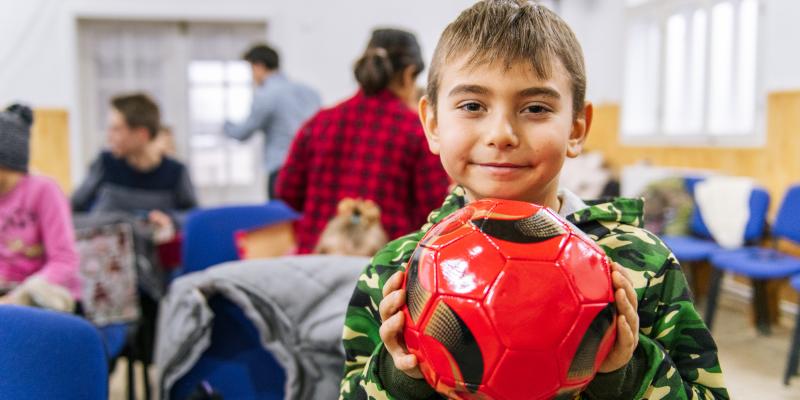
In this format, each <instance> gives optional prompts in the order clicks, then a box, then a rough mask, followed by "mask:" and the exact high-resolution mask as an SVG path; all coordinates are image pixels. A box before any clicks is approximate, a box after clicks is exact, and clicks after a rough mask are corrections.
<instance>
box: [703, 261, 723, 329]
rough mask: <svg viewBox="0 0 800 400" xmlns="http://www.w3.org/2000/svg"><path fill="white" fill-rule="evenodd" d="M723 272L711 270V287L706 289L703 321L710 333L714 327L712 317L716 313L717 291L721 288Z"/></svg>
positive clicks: (715, 269)
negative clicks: (706, 295) (706, 296)
mask: <svg viewBox="0 0 800 400" xmlns="http://www.w3.org/2000/svg"><path fill="white" fill-rule="evenodd" d="M724 275H725V271H723V270H721V269H718V268H711V285H710V287H709V288H708V298H707V300H706V313H705V321H706V326H707V327H708V330H709V331H711V329H712V327H713V325H714V315H715V314H716V312H717V300H718V299H719V291H720V289H721V288H722V278H723V276H724Z"/></svg>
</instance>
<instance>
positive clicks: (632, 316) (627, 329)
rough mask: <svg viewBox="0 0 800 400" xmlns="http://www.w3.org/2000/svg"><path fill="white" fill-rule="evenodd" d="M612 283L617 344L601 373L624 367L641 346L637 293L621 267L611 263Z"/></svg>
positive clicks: (603, 365) (601, 366) (604, 362)
mask: <svg viewBox="0 0 800 400" xmlns="http://www.w3.org/2000/svg"><path fill="white" fill-rule="evenodd" d="M611 270H612V272H611V281H612V282H613V284H614V300H615V303H616V305H617V342H616V343H615V344H614V347H613V348H612V349H611V352H610V353H608V357H606V359H605V361H603V364H601V365H600V369H599V372H603V373H605V372H612V371H616V370H618V369H620V368H622V367H624V366H625V365H626V364H628V362H629V361H630V360H631V357H633V351H634V350H636V346H637V345H638V344H639V314H637V313H636V308H637V306H638V301H637V299H636V292H635V291H634V290H633V285H632V284H631V280H630V278H629V277H628V273H627V272H626V271H625V268H624V267H622V266H621V265H619V264H617V263H615V262H612V263H611Z"/></svg>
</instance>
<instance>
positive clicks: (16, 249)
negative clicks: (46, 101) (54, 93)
mask: <svg viewBox="0 0 800 400" xmlns="http://www.w3.org/2000/svg"><path fill="white" fill-rule="evenodd" d="M32 123H33V112H32V111H31V109H30V108H28V107H25V106H22V105H18V104H15V105H12V106H11V107H9V108H8V109H6V110H5V111H3V112H0V304H4V303H5V304H9V303H10V304H23V305H35V306H40V307H46V308H51V309H56V310H61V311H72V310H73V309H74V307H75V301H76V300H78V299H79V297H80V281H79V278H78V254H77V252H76V250H75V235H74V233H73V227H72V218H71V216H70V208H69V204H68V202H67V199H66V197H65V196H64V194H63V193H62V192H61V190H60V189H59V187H58V186H57V185H56V183H55V182H53V181H52V180H50V179H48V178H45V177H41V176H35V175H29V174H28V158H29V139H30V128H31V124H32Z"/></svg>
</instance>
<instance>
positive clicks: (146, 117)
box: [111, 93, 161, 140]
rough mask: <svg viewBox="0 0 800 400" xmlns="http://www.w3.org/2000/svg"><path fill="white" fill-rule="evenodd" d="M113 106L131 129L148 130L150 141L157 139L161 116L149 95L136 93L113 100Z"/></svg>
mask: <svg viewBox="0 0 800 400" xmlns="http://www.w3.org/2000/svg"><path fill="white" fill-rule="evenodd" d="M111 106H112V107H114V109H115V110H117V111H119V113H120V114H122V116H123V118H125V123H126V124H128V126H129V127H131V128H146V129H147V131H148V132H150V139H151V140H152V139H155V137H156V136H157V135H158V131H159V129H161V114H160V112H159V111H158V105H156V103H155V102H154V101H153V100H152V99H151V98H150V97H149V96H147V95H145V94H142V93H134V94H128V95H122V96H117V97H114V98H113V99H111Z"/></svg>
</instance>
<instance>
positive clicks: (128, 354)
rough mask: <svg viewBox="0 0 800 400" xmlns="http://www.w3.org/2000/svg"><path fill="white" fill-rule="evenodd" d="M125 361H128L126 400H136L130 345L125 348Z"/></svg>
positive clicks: (134, 364)
mask: <svg viewBox="0 0 800 400" xmlns="http://www.w3.org/2000/svg"><path fill="white" fill-rule="evenodd" d="M123 354H124V355H125V359H126V360H128V371H127V372H128V400H136V370H135V368H136V363H135V360H134V358H133V349H132V348H131V346H130V344H128V345H127V346H126V348H125V352H124V353H123Z"/></svg>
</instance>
